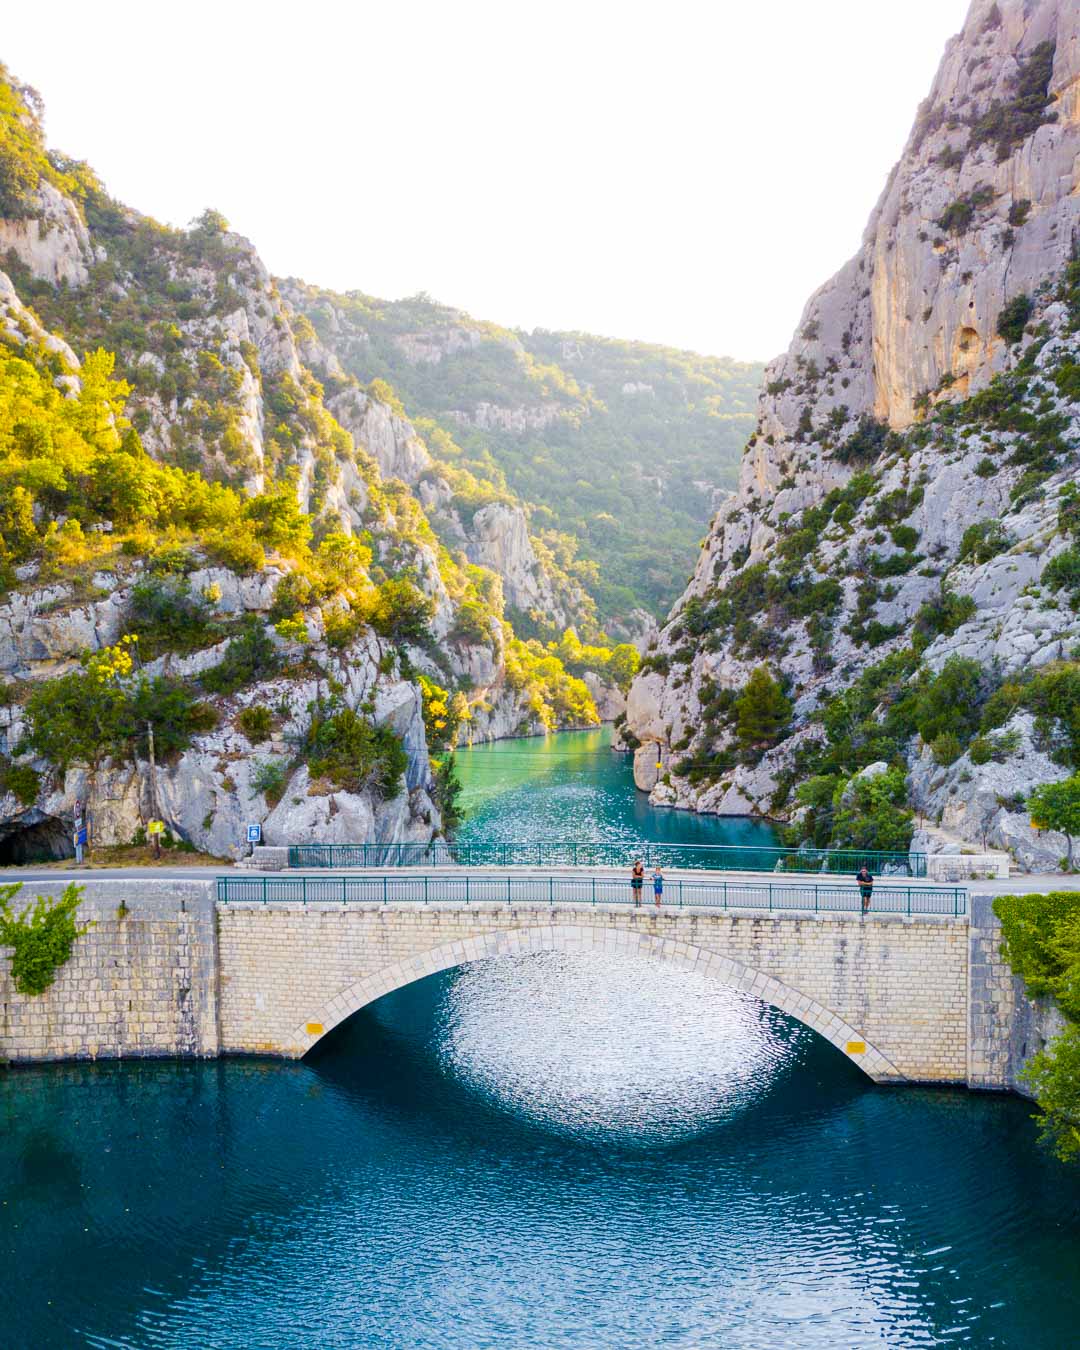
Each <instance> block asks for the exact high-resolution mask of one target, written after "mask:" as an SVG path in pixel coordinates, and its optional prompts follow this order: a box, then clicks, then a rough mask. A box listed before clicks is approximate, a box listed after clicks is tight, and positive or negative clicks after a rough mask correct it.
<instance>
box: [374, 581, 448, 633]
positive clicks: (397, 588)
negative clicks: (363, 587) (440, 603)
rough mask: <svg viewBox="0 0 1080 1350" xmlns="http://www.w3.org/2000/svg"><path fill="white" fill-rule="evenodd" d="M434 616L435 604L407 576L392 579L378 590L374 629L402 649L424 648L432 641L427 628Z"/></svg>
mask: <svg viewBox="0 0 1080 1350" xmlns="http://www.w3.org/2000/svg"><path fill="white" fill-rule="evenodd" d="M434 616H435V603H434V601H433V600H431V599H429V598H428V597H427V596H426V595H425V594H424V592H423V591H422V590H421V589H420V587H419V586H417V585H416V583H415V582H413V581H410V580H409V578H408V577H390V578H388V579H387V580H386V581H384V582H383V583H382V585H381V586H380V587H379V591H378V595H377V596H376V599H375V606H374V611H373V613H372V615H371V626H372V628H374V629H375V631H376V633H378V634H379V635H380V637H384V638H387V639H388V640H389V641H390V642H393V643H394V644H395V645H397V646H399V647H401V646H404V645H405V644H406V643H413V644H415V645H417V646H424V645H425V644H426V643H428V642H430V641H431V630H430V629H429V627H428V625H429V624H430V623H431V620H432V619H433V618H434Z"/></svg>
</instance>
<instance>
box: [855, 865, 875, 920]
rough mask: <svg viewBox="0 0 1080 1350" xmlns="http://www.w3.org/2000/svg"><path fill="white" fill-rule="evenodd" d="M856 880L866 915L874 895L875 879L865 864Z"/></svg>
mask: <svg viewBox="0 0 1080 1350" xmlns="http://www.w3.org/2000/svg"><path fill="white" fill-rule="evenodd" d="M855 880H856V881H857V882H858V883H859V894H860V896H862V912H863V913H864V914H865V913H866V912H867V910H869V908H870V901H871V899H872V898H873V895H874V878H873V876H872V875H871V874H870V869H869V867H867V865H866V864H865V863H863V865H862V866H861V867H860V868H859V870H858V871H857V872H856V873H855Z"/></svg>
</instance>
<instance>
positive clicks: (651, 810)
mask: <svg viewBox="0 0 1080 1350" xmlns="http://www.w3.org/2000/svg"><path fill="white" fill-rule="evenodd" d="M610 747H611V728H610V727H598V728H597V729H596V730H595V731H567V732H561V733H559V734H558V735H555V736H547V737H530V738H527V739H525V740H517V741H496V742H494V743H493V744H490V745H483V746H475V747H473V748H472V749H471V750H464V751H460V752H459V753H458V757H457V763H458V771H459V776H460V778H461V781H462V787H463V789H464V792H463V795H462V805H463V807H464V809H465V811H466V812H467V815H466V819H465V824H464V825H463V827H462V829H461V830H460V831H459V832H458V835H457V840H458V842H459V843H463V844H466V843H476V844H488V843H493V842H494V843H503V842H505V843H519V842H520V843H538V842H539V843H547V842H556V843H558V842H562V841H566V840H575V841H577V842H579V843H586V844H615V845H620V844H621V845H624V846H625V853H626V860H627V866H628V867H629V866H630V864H631V863H632V862H633V857H634V849H635V846H636V845H638V844H639V843H643V842H645V841H651V842H653V843H659V844H672V845H674V844H695V845H700V844H723V845H728V846H736V847H740V848H747V849H748V848H751V847H754V846H761V845H765V846H773V845H775V844H776V843H777V838H776V832H775V830H774V829H773V828H772V826H771V825H769V824H768V823H767V822H765V821H760V820H749V819H747V818H745V817H742V816H699V815H697V814H695V813H694V812H692V811H672V810H668V809H664V808H662V807H655V806H650V805H649V800H648V797H647V796H646V795H645V793H643V792H636V791H635V790H634V775H633V771H632V767H631V759H630V756H629V755H623V754H614V753H612V750H611V748H610ZM667 860H668V862H669V863H671V864H672V865H676V864H677V862H678V857H677V855H668V858H667Z"/></svg>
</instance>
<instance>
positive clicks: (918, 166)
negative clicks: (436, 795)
mask: <svg viewBox="0 0 1080 1350" xmlns="http://www.w3.org/2000/svg"><path fill="white" fill-rule="evenodd" d="M1078 232H1080V11H1077V9H1076V6H1075V5H1072V4H1070V3H1067V0H998V2H997V3H993V2H992V0H973V3H972V5H971V8H970V10H969V13H968V17H967V20H966V23H965V25H964V29H963V31H962V32H961V34H959V35H958V36H957V37H956V38H954V39H952V40H951V41H950V43H949V44H948V47H947V49H946V52H945V56H944V58H943V60H942V63H941V66H940V69H939V71H938V74H937V77H936V78H935V80H934V84H933V87H932V90H931V92H930V95H929V97H928V98H927V100H926V101H925V102H924V104H923V105H922V107H921V108H920V110H919V113H918V116H917V118H916V121H915V125H914V127H913V129H912V132H911V135H910V137H909V139H908V142H907V145H906V147H905V149H904V152H903V155H902V157H901V159H900V162H899V163H898V164H897V166H896V167H895V168H894V170H893V172H892V173H891V174H890V175H889V179H888V182H887V184H886V187H885V190H884V192H883V193H882V196H881V199H880V201H879V202H878V204H877V206H876V207H875V209H874V211H873V213H872V215H871V217H870V221H869V224H868V226H867V229H866V232H865V235H864V238H863V243H862V246H861V248H860V250H859V252H858V253H857V254H856V255H855V257H854V258H852V260H851V261H850V262H849V263H847V264H846V265H845V266H844V267H843V268H842V269H841V270H840V272H838V273H837V275H836V276H835V277H833V278H832V280H830V281H829V282H827V283H826V284H825V285H824V286H823V287H821V289H820V290H818V291H817V292H816V293H815V294H814V295H813V296H812V297H811V298H810V300H809V302H808V303H807V305H806V308H805V310H804V312H803V316H802V319H801V321H800V324H799V329H798V332H797V334H796V336H795V338H794V340H793V342H792V345H791V347H790V348H789V350H788V351H787V352H786V353H785V354H784V355H783V356H781V357H780V358H779V359H777V360H776V361H774V362H773V363H772V364H771V365H770V366H769V367H768V369H767V372H766V388H765V390H764V392H763V394H762V396H761V400H760V405H759V416H758V426H757V429H756V431H755V432H754V435H753V436H752V437H751V439H750V442H749V444H748V446H747V448H746V452H745V454H744V457H743V463H742V469H741V474H740V480H739V489H738V492H737V493H736V494H735V496H734V497H732V498H731V499H730V500H728V501H727V502H725V503H724V504H723V505H722V506H721V508H720V510H719V512H718V514H717V516H716V518H715V521H714V523H713V526H712V528H711V531H710V533H709V536H708V538H707V540H706V542H705V545H704V547H703V549H702V552H701V554H700V556H699V559H698V563H697V566H696V569H695V572H694V576H693V578H692V580H691V582H690V585H689V587H688V589H687V591H686V593H685V594H684V596H683V597H682V599H681V600H680V601H679V602H678V603H677V604H676V606H675V608H674V610H673V611H672V614H671V616H670V618H669V620H668V623H667V624H666V625H665V627H664V629H663V631H662V633H661V635H660V638H659V640H658V642H657V643H656V644H655V646H654V647H653V649H652V651H651V654H650V657H649V659H647V661H646V663H645V666H644V668H643V672H642V674H641V675H640V676H639V678H638V679H637V681H636V682H635V684H634V686H633V688H632V690H631V693H630V698H629V705H628V714H627V720H628V726H629V729H630V731H631V732H632V733H633V734H634V735H636V736H637V737H638V739H640V740H642V741H643V742H647V743H648V745H647V746H645V747H643V749H642V750H641V751H640V752H639V755H638V759H639V760H640V769H639V773H638V785H639V786H640V787H641V788H643V789H646V790H648V789H653V790H654V792H655V775H656V773H657V771H656V770H655V768H650V767H649V766H650V765H655V764H656V762H657V761H658V760H659V761H660V762H661V763H662V764H663V765H664V773H665V778H666V785H665V789H664V796H665V797H667V798H673V799H674V801H675V802H676V803H677V804H678V805H681V806H685V807H689V808H691V809H697V810H711V811H715V810H731V809H738V808H737V805H736V803H737V802H739V801H740V800H741V801H742V802H743V803H745V806H744V808H743V809H747V810H754V811H759V812H765V813H768V812H770V811H771V812H772V813H780V814H786V813H789V812H790V811H791V809H792V806H793V799H792V797H791V795H790V792H791V787H792V785H793V782H795V781H797V779H798V774H799V767H798V766H799V763H800V762H801V759H800V756H801V755H802V746H803V745H804V744H805V743H806V741H807V738H809V740H810V741H813V740H814V739H815V738H819V737H820V736H821V735H822V734H823V733H822V731H821V728H820V726H819V724H818V723H816V722H814V721H813V720H811V719H812V718H813V715H814V713H815V711H816V710H818V709H820V708H821V707H822V705H823V703H824V702H825V701H826V700H827V699H828V698H830V697H831V696H833V695H835V694H836V692H837V691H839V690H842V689H844V688H846V687H847V686H849V685H850V684H851V683H852V682H853V681H854V680H856V679H857V678H858V677H859V675H860V674H861V673H862V672H863V671H864V670H865V669H866V668H867V667H868V666H870V665H873V664H874V663H876V662H879V661H881V660H882V659H883V658H885V657H887V656H889V655H890V654H892V653H897V652H901V651H903V650H905V649H907V648H908V647H909V644H911V642H912V640H913V636H914V635H916V634H918V635H919V640H920V642H921V644H922V647H921V648H920V651H921V654H922V657H923V662H924V664H925V667H926V668H927V669H928V670H930V671H932V672H937V671H940V670H941V669H942V668H943V667H944V665H945V664H946V662H947V661H948V659H949V658H950V657H951V656H964V657H968V658H970V659H974V660H977V661H979V662H982V663H985V664H986V665H987V667H988V668H992V669H993V670H994V671H995V672H996V674H997V676H998V677H999V678H1004V677H1007V676H1010V675H1015V674H1021V675H1022V674H1023V673H1024V672H1030V670H1031V669H1032V668H1034V667H1040V666H1045V665H1048V664H1049V663H1051V662H1054V661H1061V660H1070V659H1075V657H1076V650H1077V640H1078V639H1080V617H1078V615H1077V613H1076V610H1075V608H1073V606H1072V604H1071V602H1070V598H1069V595H1068V592H1067V589H1066V590H1065V591H1062V590H1061V588H1060V586H1057V585H1055V584H1054V583H1052V582H1051V583H1049V584H1048V578H1051V577H1055V576H1056V573H1054V572H1051V573H1048V572H1047V570H1046V569H1047V567H1048V565H1050V564H1051V563H1053V560H1054V559H1055V558H1059V557H1062V556H1063V555H1066V554H1067V553H1068V551H1069V549H1070V548H1071V547H1072V545H1071V543H1070V529H1069V527H1068V526H1067V525H1064V524H1063V523H1062V521H1063V520H1064V515H1065V510H1064V506H1063V503H1064V502H1065V501H1066V500H1067V494H1068V492H1069V490H1070V487H1069V485H1070V484H1072V483H1073V482H1074V481H1075V480H1076V477H1077V468H1078V460H1077V448H1078V445H1080V385H1076V384H1074V383H1073V382H1072V381H1071V380H1070V377H1069V372H1070V371H1071V370H1073V369H1075V368H1076V362H1077V359H1078V357H1080V339H1078V336H1077V327H1078V324H1077V313H1076V308H1075V304H1074V302H1073V301H1072V300H1071V299H1070V297H1069V296H1068V295H1067V294H1066V291H1067V290H1068V283H1067V282H1066V281H1063V278H1065V277H1066V274H1067V270H1068V268H1069V267H1070V264H1071V262H1072V260H1073V259H1074V257H1075V256H1076V254H1075V250H1076V248H1077V241H1078ZM1063 288H1064V289H1063ZM1059 297H1063V298H1059ZM995 380H996V381H997V382H996V383H993V385H992V382H994V381H995ZM999 391H1000V392H999ZM1063 494H1064V495H1063ZM972 526H978V527H979V530H980V531H982V535H981V536H980V538H979V539H975V538H973V536H972V534H971V527H972ZM1069 556H1071V554H1069ZM922 648H925V650H922ZM761 664H766V665H767V666H769V667H771V669H772V670H773V671H774V672H775V673H776V674H777V675H778V676H779V677H780V678H781V679H782V680H783V681H784V683H785V684H786V686H787V689H788V692H789V695H790V697H791V699H792V701H793V705H794V716H793V719H792V721H791V729H792V730H793V731H794V734H793V735H791V736H789V737H788V738H786V739H784V740H782V741H781V742H780V744H779V745H778V746H777V747H776V748H775V749H771V750H768V751H767V752H766V753H765V754H764V755H761V754H755V755H746V754H745V753H743V754H736V753H734V738H733V732H732V730H731V726H730V722H729V723H728V724H727V730H726V731H725V730H723V729H722V728H721V724H720V723H719V722H718V721H717V718H718V717H720V714H719V713H718V712H717V711H716V710H717V708H721V709H722V707H724V706H730V705H723V704H722V700H721V697H720V696H721V695H722V693H723V691H725V690H728V691H732V690H738V689H742V688H743V687H744V686H745V685H746V682H747V680H748V679H749V676H750V673H751V671H752V670H753V669H754V668H755V667H756V666H758V665H761ZM1043 739H1044V740H1045V735H1044V737H1043ZM675 747H679V748H678V749H676V748H675ZM728 752H730V753H728ZM906 753H907V754H908V757H909V763H910V764H911V766H912V778H911V784H912V791H913V801H914V804H915V805H916V806H917V807H918V809H920V810H922V811H924V812H926V813H928V814H929V815H932V816H936V817H943V818H945V819H947V821H948V823H949V826H950V828H952V829H953V830H954V831H956V832H958V833H960V834H962V835H963V836H964V837H965V838H967V839H969V840H971V841H972V842H978V843H982V844H983V845H984V846H986V845H989V846H991V847H993V846H1000V847H1009V848H1012V849H1013V851H1014V854H1015V855H1016V856H1017V857H1018V858H1019V859H1020V860H1021V861H1022V862H1024V863H1025V864H1030V863H1032V862H1033V861H1036V860H1040V859H1041V860H1045V858H1046V857H1047V856H1048V855H1049V854H1053V853H1055V852H1056V851H1057V844H1056V841H1052V840H1050V841H1041V842H1040V840H1039V839H1038V838H1037V837H1036V836H1035V834H1034V833H1033V832H1032V831H1031V829H1030V826H1029V825H1028V824H1027V823H1023V824H1021V822H1020V816H1019V813H1018V812H1017V811H1015V810H1013V811H1009V810H1005V809H1004V808H998V809H997V811H996V813H995V812H992V811H990V810H989V798H988V796H987V794H993V793H995V792H999V793H1000V795H1002V796H1003V797H1006V798H1009V799H1010V800H1012V799H1014V798H1015V797H1016V794H1018V793H1021V792H1023V791H1026V790H1029V789H1030V787H1032V786H1034V785H1035V779H1036V778H1038V777H1039V776H1040V775H1041V780H1040V781H1046V780H1047V779H1052V778H1056V777H1061V776H1063V775H1064V774H1065V773H1066V772H1067V769H1066V768H1064V767H1063V761H1062V760H1061V757H1060V755H1058V756H1057V757H1056V758H1055V759H1054V760H1050V759H1048V758H1047V757H1046V755H1045V754H1042V755H1041V758H1039V755H1040V752H1038V751H1036V750H1033V748H1032V745H1031V743H1030V736H1029V737H1028V738H1027V739H1026V740H1025V741H1024V747H1023V748H1022V749H1021V750H1018V751H1016V752H1015V753H1016V754H1017V757H1018V758H1017V763H1016V765H1015V766H1013V767H1009V766H1008V765H1005V764H1002V763H999V762H996V761H992V762H991V763H989V764H986V765H984V766H983V768H982V769H981V770H980V771H979V773H978V774H977V775H976V776H975V777H974V778H973V779H972V781H971V782H966V783H965V785H964V787H962V788H961V787H960V786H959V785H958V783H957V779H958V778H959V777H962V775H963V773H964V772H965V770H969V769H970V767H971V766H965V765H963V764H962V763H961V765H960V767H959V768H957V767H956V766H955V765H954V766H952V768H951V769H950V771H949V773H948V774H945V775H942V774H941V773H940V772H938V771H937V770H936V769H935V770H930V769H929V768H928V767H927V765H928V756H930V751H929V749H928V748H926V747H924V746H922V745H921V744H919V743H917V742H916V743H914V744H912V745H911V746H909V747H906ZM725 754H726V756H727V757H726V760H725V762H724V763H723V764H722V765H720V766H719V767H717V768H716V769H715V770H712V769H706V771H705V772H701V771H697V772H694V773H691V772H689V770H686V771H684V773H682V774H680V773H679V771H678V765H679V763H680V761H683V762H687V763H689V762H693V763H694V764H695V765H700V764H701V763H702V761H708V760H710V759H712V760H715V761H717V762H718V763H719V761H720V760H722V759H724V756H725ZM1033 755H1034V756H1035V758H1033V757H1032V756H1033ZM850 767H851V769H852V770H853V769H854V768H855V767H857V766H856V765H854V764H852V765H851V766H850ZM995 784H997V785H998V786H997V787H995V786H994V785H995ZM942 792H944V793H945V796H944V797H943V796H942V795H941V794H942Z"/></svg>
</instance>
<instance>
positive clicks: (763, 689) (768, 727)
mask: <svg viewBox="0 0 1080 1350" xmlns="http://www.w3.org/2000/svg"><path fill="white" fill-rule="evenodd" d="M791 711H792V709H791V702H790V700H789V699H787V698H786V697H785V695H784V691H783V690H782V689H781V688H780V686H779V684H777V682H776V681H775V680H774V679H773V677H772V676H771V675H770V674H769V671H768V668H767V667H766V666H758V667H757V668H756V669H755V670H753V671H752V672H751V674H750V678H749V680H747V682H746V688H745V689H744V690H743V691H742V693H741V694H740V695H739V697H738V698H737V699H736V700H735V715H736V718H737V721H736V728H737V732H738V736H739V741H740V742H741V743H742V744H743V745H744V746H755V745H772V744H774V743H775V742H776V741H777V740H779V739H780V735H781V733H782V732H783V730H784V728H785V727H786V726H787V724H788V722H789V721H790V719H791Z"/></svg>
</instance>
